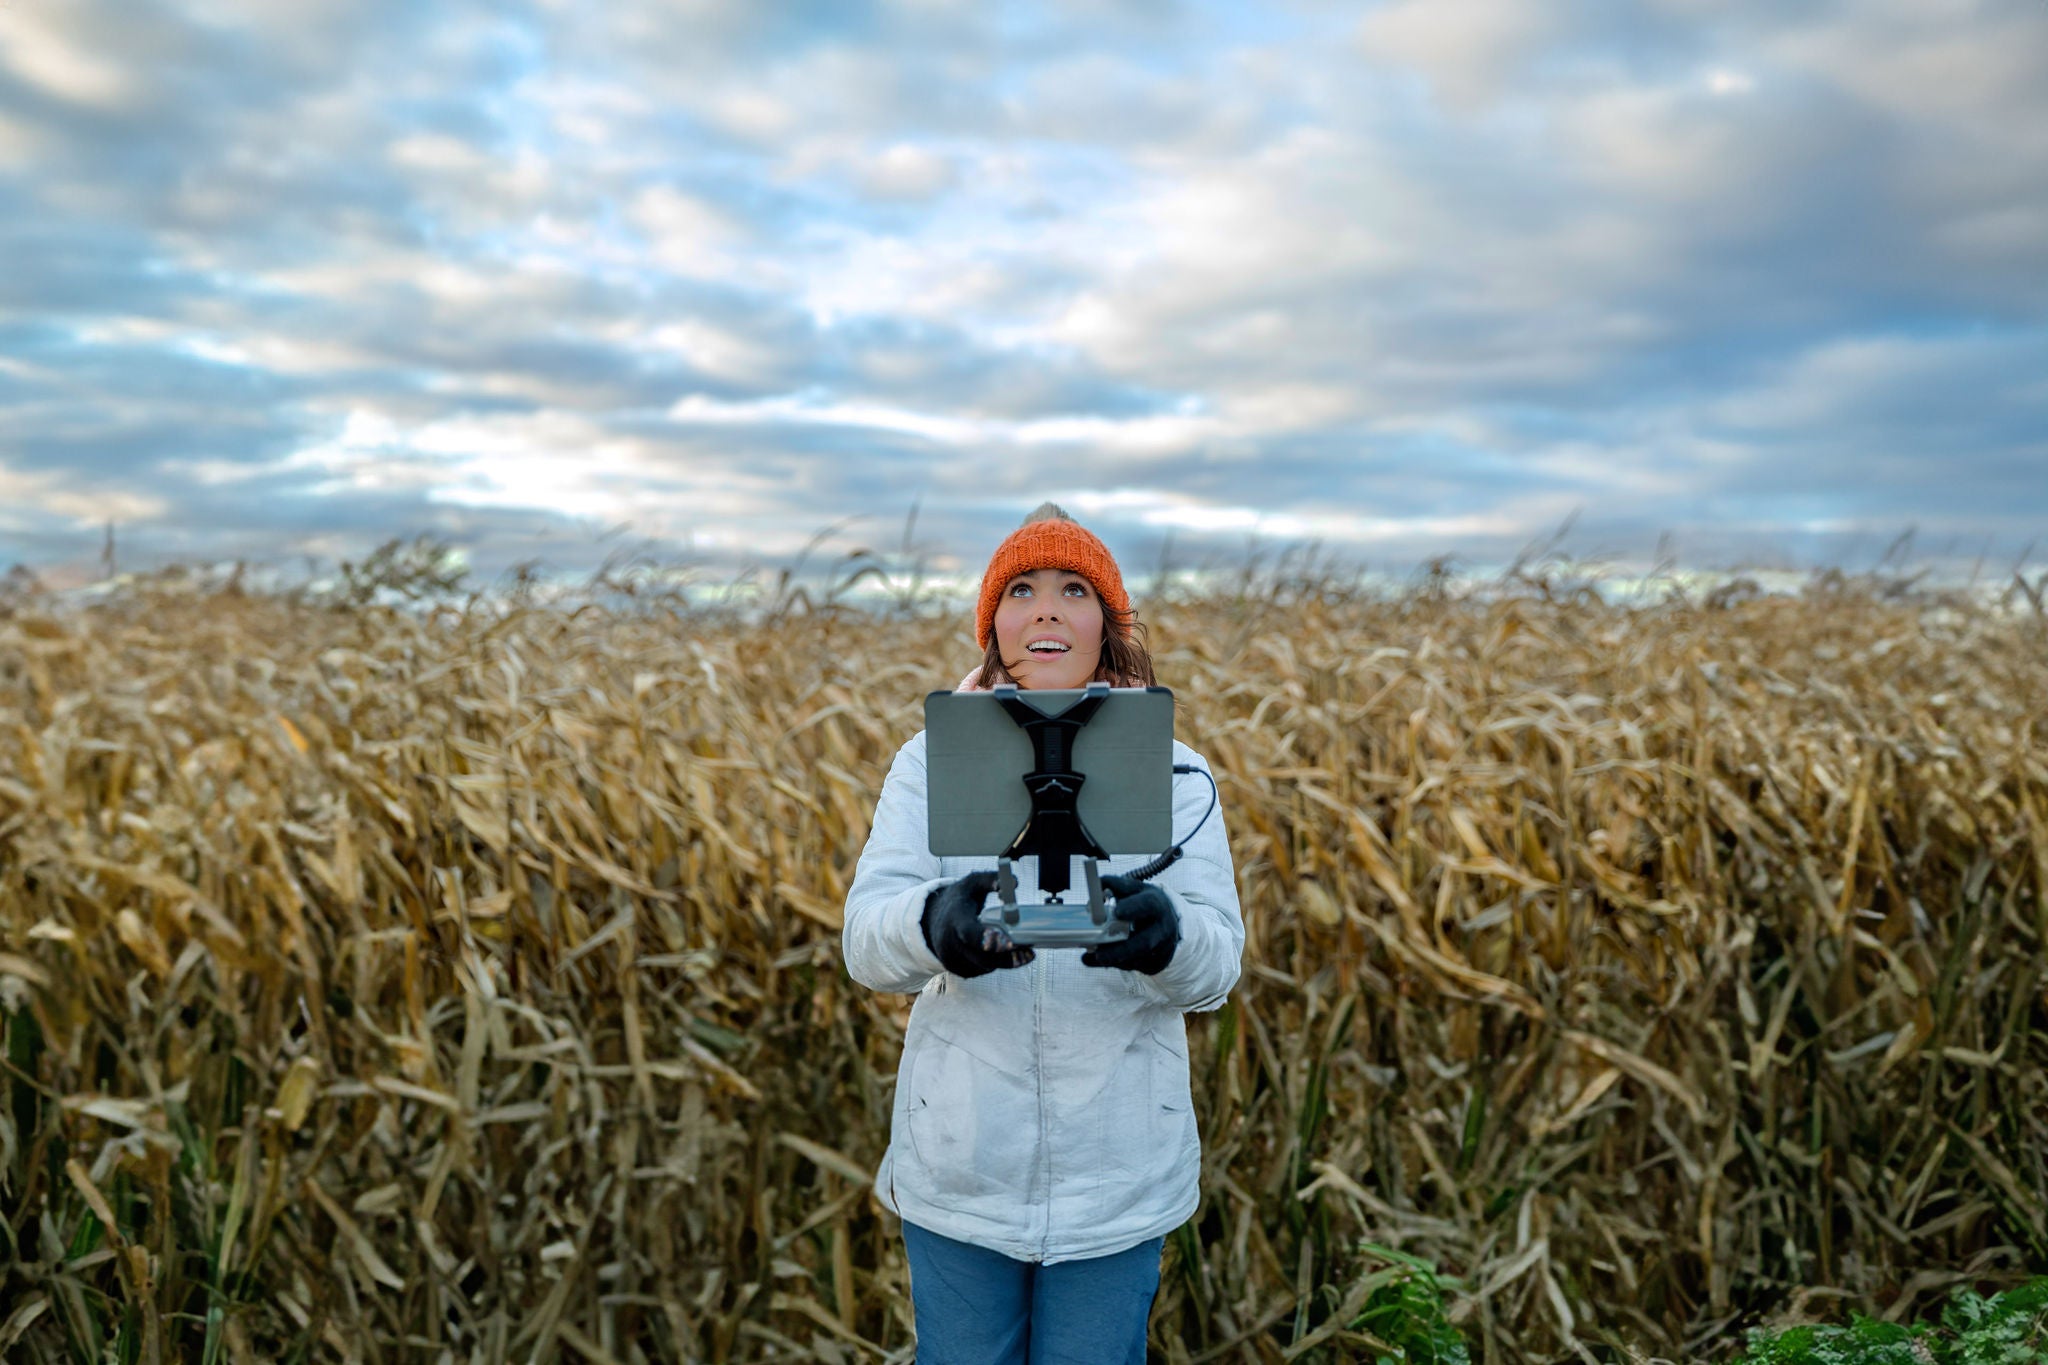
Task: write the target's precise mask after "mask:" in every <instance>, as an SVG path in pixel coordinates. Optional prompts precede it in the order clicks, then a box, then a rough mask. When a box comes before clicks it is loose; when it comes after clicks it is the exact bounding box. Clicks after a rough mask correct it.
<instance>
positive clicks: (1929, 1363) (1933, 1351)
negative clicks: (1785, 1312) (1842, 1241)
mask: <svg viewBox="0 0 2048 1365" xmlns="http://www.w3.org/2000/svg"><path fill="white" fill-rule="evenodd" d="M1748 1343H1749V1345H1748V1349H1747V1350H1746V1351H1744V1352H1743V1354H1742V1356H1741V1357H1740V1358H1739V1359H1738V1360H1737V1361H1736V1362H1735V1365H2048V1276H2038V1277H2036V1278H2035V1279H2032V1280H2029V1281H2028V1282H2027V1283H2025V1284H2023V1285H2020V1286H2017V1287H2016V1288H2013V1289H2008V1290H2006V1291H2005V1292H2004V1293H2002V1294H1996V1295H1993V1296H1992V1297H1991V1298H1988V1299H1987V1298H1985V1297H1984V1296H1982V1295H1981V1294H1978V1293H1976V1292H1975V1291H1973V1290H1970V1289H1959V1290H1957V1291H1956V1293H1955V1295H1954V1297H1953V1298H1951V1299H1950V1301H1949V1303H1948V1305H1947V1306H1946V1307H1945V1308H1943V1309H1942V1313H1941V1324H1940V1326H1938V1327H1936V1326H1933V1325H1930V1324H1927V1323H1915V1324H1913V1325H1912V1326H1902V1325H1901V1324H1899V1323H1894V1322H1878V1321H1875V1320H1874V1319H1871V1318H1867V1317H1865V1316H1863V1315H1862V1314H1861V1313H1856V1314H1852V1315H1851V1316H1850V1319H1849V1325H1848V1326H1846V1327H1833V1326H1800V1327H1788V1328H1786V1329H1785V1330H1783V1331H1781V1332H1775V1333H1773V1332H1767V1331H1765V1330H1763V1329H1761V1328H1758V1329H1752V1330H1751V1331H1750V1333H1749V1334H1748Z"/></svg>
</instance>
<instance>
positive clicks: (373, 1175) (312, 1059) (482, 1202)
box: [0, 578, 2048, 1365]
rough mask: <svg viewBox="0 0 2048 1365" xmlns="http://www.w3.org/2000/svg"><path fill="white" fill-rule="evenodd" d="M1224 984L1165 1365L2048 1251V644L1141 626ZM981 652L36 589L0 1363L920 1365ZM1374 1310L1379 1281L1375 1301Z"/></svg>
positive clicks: (5, 1005) (1804, 625) (2, 774)
mask: <svg viewBox="0 0 2048 1365" xmlns="http://www.w3.org/2000/svg"><path fill="white" fill-rule="evenodd" d="M1140 608H1141V615H1142V617H1143V619H1145V620H1146V621H1147V622H1148V624H1149V626H1150V630H1151V637H1150V638H1151V643H1152V646H1153V649H1154V653H1155V657H1156V659H1157V662H1158V668H1159V675H1160V680H1161V682H1162V683H1164V684H1165V685H1167V686H1169V687H1171V688H1172V689H1173V690H1174V692H1175V693H1176V696H1177V698H1178V718H1177V723H1178V733H1179V735H1180V737H1181V738H1182V739H1184V740H1186V741H1187V742H1188V743H1190V744H1191V745H1193V746H1194V747H1195V748H1196V749H1197V750H1199V751H1201V752H1202V753H1203V754H1204V755H1206V756H1207V757H1208V758H1209V759H1210V761H1211V762H1212V764H1213V765H1214V767H1215V770H1216V773H1217V776H1218V780H1219V783H1220V785H1221V802H1222V804H1221V814H1222V818H1223V819H1224V820H1225V822H1226V825H1227V828H1228V831H1229V834H1230V837H1231V842H1232V846H1233V851H1234V854H1235V859H1236V865H1237V872H1238V878H1239V884H1240V888H1241V893H1242V901H1243V906H1244V912H1245V919H1246V923H1247V927H1248V943H1247V949H1246V961H1245V971H1244V976H1243V980H1242V982H1241V984H1240V986H1239V987H1238V989H1237V990H1236V991H1235V992H1234V994H1233V997H1232V1000H1231V1003H1230V1004H1229V1005H1228V1006H1227V1007H1226V1008H1225V1009H1224V1010H1222V1011H1220V1012H1219V1013H1216V1014H1214V1015H1201V1016H1192V1017H1191V1019H1190V1052H1191V1055H1192V1056H1193V1058H1194V1072H1195V1087H1196V1097H1195V1098H1196V1106H1197V1110H1198V1113H1199V1115H1200V1116H1201V1123H1202V1129H1203V1143H1204V1171H1203V1190H1204V1196H1203V1204H1202V1208H1201V1211H1200V1213H1199V1214H1198V1215H1197V1216H1196V1217H1195V1219H1194V1220H1192V1221H1191V1222H1190V1223H1188V1224H1187V1225H1186V1226H1184V1227H1183V1228H1181V1229H1180V1230H1179V1231H1178V1232H1176V1233H1175V1234H1174V1235H1173V1236H1171V1237H1170V1238H1169V1239H1168V1244H1167V1253H1166V1261H1165V1267H1164V1274H1163V1279H1162V1286H1161V1291H1160V1294H1159V1298H1158V1301H1157V1304H1156V1306H1155V1313H1154V1318H1153V1324H1152V1334H1153V1346H1154V1351H1155V1357H1156V1358H1157V1359H1160V1360H1164V1361H1172V1362H1206V1361H1246V1362H1275V1361H1288V1360H1304V1361H1318V1360H1344V1359H1356V1358H1370V1357H1371V1355H1372V1352H1373V1349H1374V1347H1373V1340H1374V1339H1373V1337H1372V1335H1371V1333H1370V1332H1368V1331H1367V1330H1365V1329H1364V1328H1362V1327H1361V1326H1360V1325H1359V1321H1358V1320H1359V1311H1360V1307H1361V1305H1362V1303H1363V1302H1364V1294H1365V1291H1366V1288H1367V1287H1368V1286H1370V1285H1372V1284H1374V1283H1377V1282H1378V1281H1376V1280H1374V1279H1373V1274H1374V1272H1376V1271H1378V1270H1380V1269H1382V1268H1383V1267H1384V1265H1385V1264H1386V1262H1385V1260H1384V1258H1383V1257H1382V1256H1381V1255H1380V1254H1379V1253H1378V1252H1376V1251H1375V1248H1391V1249H1395V1250H1398V1251H1400V1252H1403V1253H1407V1254H1409V1255H1413V1256H1417V1257H1421V1258H1424V1259H1426V1260H1427V1261H1429V1262H1432V1263H1433V1264H1434V1265H1435V1266H1436V1267H1437V1269H1438V1270H1439V1272H1440V1273H1441V1274H1443V1275H1444V1276H1446V1277H1449V1278H1448V1280H1447V1283H1448V1285H1449V1288H1448V1291H1447V1298H1446V1306H1447V1308H1448V1310H1449V1312H1450V1315H1451V1318H1452V1320H1453V1321H1454V1322H1456V1323H1457V1324H1458V1326H1459V1329H1460V1331H1461V1332H1462V1333H1463V1334H1464V1336H1465V1337H1466V1338H1467V1340H1469V1341H1470V1342H1471V1343H1472V1347H1473V1351H1474V1354H1475V1357H1477V1358H1481V1359H1484V1360H1487V1361H1507V1362H1523V1361H1553V1360H1601V1361H1623V1360H1646V1359H1649V1358H1652V1357H1661V1358H1664V1359H1674V1360H1725V1359H1727V1358H1728V1357H1729V1356H1731V1355H1732V1354H1734V1353H1735V1352H1736V1351H1737V1350H1738V1349H1739V1347H1740V1339H1741V1333H1742V1331H1743V1329H1744V1328H1745V1327H1747V1326H1750V1325H1755V1324H1758V1323H1763V1322H1769V1321H1778V1320H1782V1319H1784V1318H1786V1317H1788V1316H1789V1317H1798V1316H1800V1315H1805V1316H1807V1317H1826V1316H1838V1315H1840V1314H1843V1313H1846V1312H1847V1311H1848V1310H1849V1309H1851V1308H1856V1309H1860V1310H1862V1311H1865V1312H1869V1313H1871V1314H1873V1315H1889V1316H1892V1317H1897V1316H1900V1315H1905V1314H1909V1313H1910V1312H1912V1311H1913V1310H1915V1309H1917V1308H1924V1307H1926V1306H1927V1305H1929V1304H1930V1303H1931V1302H1933V1301H1935V1300H1937V1299H1938V1298H1939V1297H1940V1296H1941V1294H1942V1293H1944V1292H1945V1291H1946V1290H1947V1289H1948V1288H1949V1287H1951V1286H1953V1285H1956V1284H1960V1283H1969V1284H1973V1285H1976V1286H1979V1287H1981V1288H1984V1289H1986V1290H1987V1291H1988V1290H1989V1289H1992V1288H1995V1287H1998V1286H2002V1285H2006V1284H2010V1283H2013V1282H2015V1281H2017V1280H2018V1279H2020V1278H2022V1277H2023V1276H2024V1275H2025V1274H2026V1273H2027V1272H2029V1271H2030V1270H2031V1271H2033V1272H2035V1273H2039V1272H2040V1271H2041V1270H2042V1269H2044V1268H2048V1231H2044V1229H2048V977H2044V972H2048V951H2044V949H2048V736H2044V733H2043V725H2044V722H2043V719H2042V717H2043V714H2044V712H2048V629H2044V622H2043V619H2042V618H2041V616H2040V615H2039V614H2038V611H2036V612H2029V611H2027V610H2025V609H2024V605H2022V609H2021V610H2019V611H2017V612H2009V611H2005V610H2001V609H1999V608H1996V607H1992V606H1975V605H1971V604H1969V603H1967V602H1962V601H1958V600H1952V599H1940V598H1935V597H1932V596H1930V595H1924V594H1903V595H1891V596H1888V595H1886V594H1884V593H1880V592H1876V591H1872V590H1870V589H1869V588H1868V587H1867V585H1859V584H1858V583H1856V582H1854V581H1848V580H1842V579H1840V578H1835V579H1832V580H1830V579H1820V580H1816V582H1815V583H1814V584H1813V585H1812V586H1810V587H1809V588H1808V589H1807V590H1806V591H1805V592H1803V593H1801V594H1799V595H1796V596H1780V597H1767V596H1748V597H1745V596H1743V595H1741V594H1722V595H1718V596H1716V597H1714V598H1712V599H1705V600H1702V599H1699V598H1697V597H1694V598H1687V597H1685V596H1683V595H1677V594H1674V595H1673V596H1672V597H1671V598H1669V599H1668V600H1666V601H1664V602H1662V603H1660V604H1657V605H1653V606H1635V607H1628V606H1615V605H1607V604H1604V603H1602V602H1601V601H1600V600H1599V599H1598V598H1597V597H1594V596H1592V595H1591V594H1588V593H1569V592H1554V591H1551V590H1549V588H1548V586H1547V585H1544V584H1541V583H1538V584H1535V585H1533V586H1528V585H1525V586H1524V587H1523V588H1521V589H1520V590H1516V591H1498V592H1490V593H1486V594H1483V595H1482V594H1474V595H1468V596H1459V595H1455V594H1450V593H1446V592H1443V591H1432V590H1428V589H1417V590H1415V591H1412V592H1409V593H1407V594H1405V595H1400V596H1394V597H1386V596H1368V595H1365V594H1362V593H1357V592H1352V591H1348V590H1345V589H1343V588H1341V587H1339V586H1337V585H1334V584H1332V583H1327V582H1322V583H1318V582H1304V581H1286V580H1283V579H1279V578H1275V579H1272V580H1271V581H1268V582H1261V583H1258V584H1254V585H1249V586H1247V587H1245V588H1244V589H1242V590H1239V591H1235V592H1232V591H1226V590H1219V591H1215V592H1211V593H1208V594H1205V595H1203V596H1200V597H1189V596H1178V597H1167V598H1162V599H1157V600H1153V601H1151V602H1149V603H1147V602H1141V603H1140ZM976 657H978V650H976V648H975V647H974V644H973V641H972V638H971V629H970V625H969V623H968V622H967V620H966V619H965V617H964V614H959V613H956V614H950V615H945V616H943V617H941V616H937V615H932V614H919V613H915V612H909V613H903V612H899V613H895V614H882V615H871V614H866V613H863V612H860V611H856V610H853V609H851V608H848V607H845V606H842V605H835V604H832V603H827V602H813V601H811V600H809V599H805V598H801V597H783V598H779V599H778V600H777V601H776V602H774V603H773V604H772V607H771V608H770V609H768V610H765V611H760V612H755V613H752V614H750V615H749V616H748V617H746V618H745V619H742V617H741V616H740V615H739V614H738V613H734V612H729V611H719V610H712V609H707V608H700V607H693V606H691V605H690V604H689V603H688V602H687V600H685V599H682V598H679V597H668V598H662V597H659V596H654V595H649V596H646V597H643V598H639V599H635V600H631V601H598V600H595V599H593V600H591V601H587V602H584V603H582V604H581V605H575V606H572V605H568V604H562V603H551V604H541V603H537V602H533V601H530V600H514V601H513V602H512V603H511V604H510V605H509V607H507V608H506V609H503V610H498V609H488V610H487V609H484V608H482V607H479V606H477V605H475V604H474V603H471V604H465V605H463V606H443V607H439V608H435V609H432V610H428V611H408V610H400V609H397V608H394V607H384V606H378V605H374V604H371V603H367V602H355V603H333V602H322V601H318V600H313V599H310V598H308V597H306V596H304V595H297V594H283V593H243V592H241V591H238V590H235V589H232V588H231V589H228V590H220V591H217V590H208V591H172V590H171V589H170V588H169V587H166V586H163V585H151V584H143V585H140V586H136V587H133V588H131V589H129V590H126V591H122V592H118V593H115V594H112V595H110V596H108V597H107V598H105V599H103V600H100V601H98V602H96V603H94V604H92V605H90V606H89V607H86V608H83V609H66V610H62V611H60V610H57V609H56V608H55V607H53V606H52V605H51V604H50V603H49V602H47V601H39V600H36V599H32V598H22V599H19V600H14V601H12V602H10V603H9V604H7V605H4V606H0V1020H4V1031H5V1040H4V1047H5V1055H4V1059H0V1063H4V1068H5V1069H4V1073H0V1074H4V1089H5V1100H4V1103H0V1212H4V1220H0V1231H4V1233H5V1236H6V1239H7V1241H6V1245H5V1246H4V1247H0V1258H4V1259H0V1358H4V1359H6V1360H9V1361H14V1360H20V1361H31V1362H44V1361H48V1362H57V1361H77V1362H84V1361H100V1360H108V1359H110V1360H116V1361H121V1362H127V1361H146V1362H156V1361H163V1360H171V1359H179V1360H188V1359H189V1360H203V1361H206V1362H209V1363H210V1362H214V1361H234V1362H239V1361H256V1360H278V1359H283V1360H312V1359H320V1360H330V1359H336V1360H353V1361H371V1362H397V1361H415V1360H418V1361H505V1360H517V1361H542V1360H553V1359H563V1360H578V1359H580V1360H585V1361H593V1362H637V1361H714V1360H716V1361H723V1360H753V1359H779V1360H811V1361H820V1362H828V1365H829V1363H833V1362H854V1361H883V1360H890V1361H899V1362H900V1361H907V1360H909V1359H910V1355H911V1338H910V1311H909V1300H908V1296H907V1281H906V1270H905V1260H904V1255H903V1251H902V1245H901V1240H900V1237H899V1235H898V1233H897V1229H896V1226H895V1224H894V1222H893V1220H892V1219H891V1218H890V1216H889V1215H888V1214H887V1213H886V1212H885V1211H883V1210H882V1209H881V1208H880V1207H879V1205H878V1204H877V1203H876V1202H875V1199H874V1196H873V1193H872V1191H871V1189H870V1186H869V1175H870V1173H871V1171H872V1170H873V1168H874V1165H875V1163H876V1161H877V1160H878V1158H879V1157H880V1155H881V1152H882V1149H883V1147H884V1145H885V1143H886V1141H887V1134H888V1122H889V1112H890V1094H891V1083H892V1079H893V1072H894V1068H895V1065H896V1058H897V1056H898V1053H899V1050H900V1046H901V1039H902V1032H903V1028H904V1024H905V1021H906V1019H907V1015H908V1005H909V1001H908V999H907V998H899V997H888V996H880V995H876V994H873V993H870V992H868V991H866V990H864V989H862V988H860V987H857V986H855V985H854V984H853V983H852V982H851V981H850V980H849V979H848V978H847V977H846V975H845V972H844V970H843V968H842V966H841V965H840V962H839V926H840V907H841V904H842V902H843V899H844V896H845V893H846V890H847V885H848V882H849V880H850V878H851V875H852V869H853V866H854V863H855V860H856V858H857V857H858V855H859V852H860V850H861V847H862V843H863V840H864V838H865V836H866V833H867V828H868V820H869V818H870V816H871V814H872V812H873V808H874V802H875V798H876V795H877V793H878V791H879V789H880V784H881V779H882V775H883V773H884V772H885V771H886V769H887V766H888V763H889V760H890V758H891V757H892V756H893V755H894V753H895V751H896V748H897V746H898V745H899V744H901V743H902V742H903V740H905V739H906V738H908V737H909V736H910V735H911V734H912V733H914V732H915V731H916V730H917V729H918V728H919V727H920V726H921V724H922V702H923V697H924V695H925V693H926V692H927V691H930V690H933V689H935V688H943V687H949V686H951V685H952V684H953V682H954V681H955V680H957V679H958V678H959V677H960V675H961V674H962V673H963V672H965V671H966V670H967V668H968V667H969V666H970V665H971V664H972V663H973V661H974V660H975V659H976ZM1382 1278H1383V1277H1382Z"/></svg>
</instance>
